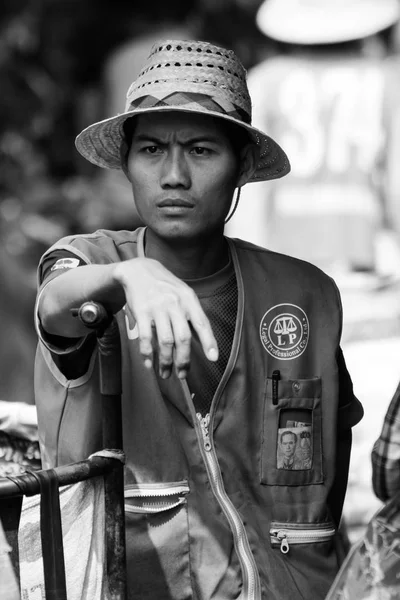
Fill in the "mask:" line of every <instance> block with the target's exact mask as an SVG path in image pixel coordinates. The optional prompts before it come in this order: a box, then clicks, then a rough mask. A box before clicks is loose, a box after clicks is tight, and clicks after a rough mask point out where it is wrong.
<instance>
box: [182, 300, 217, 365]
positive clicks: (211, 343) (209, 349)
mask: <svg viewBox="0 0 400 600" xmlns="http://www.w3.org/2000/svg"><path fill="white" fill-rule="evenodd" d="M196 300H197V303H196V302H192V303H191V304H190V305H189V307H188V319H189V320H190V322H191V324H192V327H193V329H194V330H195V332H196V333H197V335H198V336H199V339H200V343H201V346H202V348H203V351H204V354H205V355H206V357H207V358H208V360H211V361H213V362H215V361H217V360H218V356H219V353H218V344H217V340H216V339H215V337H214V333H213V330H212V328H211V324H210V321H209V320H208V318H207V316H206V314H205V312H204V311H203V309H202V308H201V305H200V302H199V301H198V299H197V297H196Z"/></svg>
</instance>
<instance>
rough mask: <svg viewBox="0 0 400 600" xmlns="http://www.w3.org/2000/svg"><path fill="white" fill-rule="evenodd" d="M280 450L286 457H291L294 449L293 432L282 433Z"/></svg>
mask: <svg viewBox="0 0 400 600" xmlns="http://www.w3.org/2000/svg"><path fill="white" fill-rule="evenodd" d="M281 447H282V452H283V454H284V455H285V457H286V458H291V457H292V456H293V455H294V451H295V449H296V441H295V437H294V435H293V433H284V434H283V436H282V441H281Z"/></svg>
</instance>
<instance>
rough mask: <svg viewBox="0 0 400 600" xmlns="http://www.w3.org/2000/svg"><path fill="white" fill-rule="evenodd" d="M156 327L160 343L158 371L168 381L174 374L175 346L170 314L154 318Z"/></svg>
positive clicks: (162, 314) (158, 315)
mask: <svg viewBox="0 0 400 600" xmlns="http://www.w3.org/2000/svg"><path fill="white" fill-rule="evenodd" d="M154 325H155V329H156V333H157V341H158V370H159V373H160V377H162V378H163V379H167V378H168V377H169V376H170V375H171V372H172V365H173V350H174V345H175V340H174V335H173V332H172V327H171V322H170V317H169V314H168V313H161V314H157V316H155V318H154Z"/></svg>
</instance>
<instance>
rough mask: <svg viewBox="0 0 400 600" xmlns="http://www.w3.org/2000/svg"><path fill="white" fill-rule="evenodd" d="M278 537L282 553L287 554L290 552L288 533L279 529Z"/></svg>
mask: <svg viewBox="0 0 400 600" xmlns="http://www.w3.org/2000/svg"><path fill="white" fill-rule="evenodd" d="M276 537H277V538H278V540H280V542H281V552H282V554H287V553H288V552H289V542H288V539H287V535H286V533H285V532H284V531H278V533H277V534H276Z"/></svg>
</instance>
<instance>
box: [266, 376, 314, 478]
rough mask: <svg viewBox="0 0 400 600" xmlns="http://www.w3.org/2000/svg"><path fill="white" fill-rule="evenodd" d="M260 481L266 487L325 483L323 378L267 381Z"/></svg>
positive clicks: (271, 379) (270, 379)
mask: <svg viewBox="0 0 400 600" xmlns="http://www.w3.org/2000/svg"><path fill="white" fill-rule="evenodd" d="M260 480H261V483H262V484H264V485H285V486H299V485H312V484H318V483H322V482H323V471H322V414H321V378H320V377H313V378H311V379H296V380H287V381H283V380H278V379H277V378H274V377H272V378H268V379H267V384H266V392H265V398H264V418H263V437H262V448H261V465H260Z"/></svg>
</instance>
